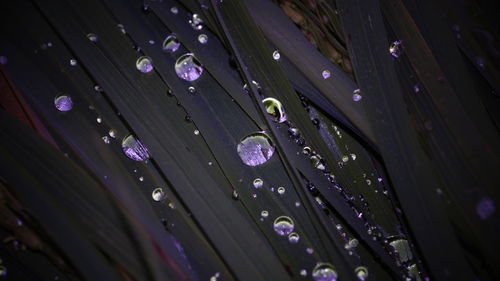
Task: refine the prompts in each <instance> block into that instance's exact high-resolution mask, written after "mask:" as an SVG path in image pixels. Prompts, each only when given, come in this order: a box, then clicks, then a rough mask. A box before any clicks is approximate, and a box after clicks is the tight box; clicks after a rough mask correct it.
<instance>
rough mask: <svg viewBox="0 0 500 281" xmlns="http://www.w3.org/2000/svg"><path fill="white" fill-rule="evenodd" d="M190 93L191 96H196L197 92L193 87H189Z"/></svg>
mask: <svg viewBox="0 0 500 281" xmlns="http://www.w3.org/2000/svg"><path fill="white" fill-rule="evenodd" d="M188 92H190V93H191V94H194V93H195V92H196V89H195V88H194V87H193V86H189V88H188Z"/></svg>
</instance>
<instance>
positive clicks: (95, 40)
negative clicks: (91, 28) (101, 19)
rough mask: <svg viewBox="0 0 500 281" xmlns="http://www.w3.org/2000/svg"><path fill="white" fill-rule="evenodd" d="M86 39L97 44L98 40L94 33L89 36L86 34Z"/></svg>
mask: <svg viewBox="0 0 500 281" xmlns="http://www.w3.org/2000/svg"><path fill="white" fill-rule="evenodd" d="M87 38H88V39H89V40H90V41H91V42H94V43H95V42H97V40H98V37H97V35H96V34H94V33H89V34H87Z"/></svg>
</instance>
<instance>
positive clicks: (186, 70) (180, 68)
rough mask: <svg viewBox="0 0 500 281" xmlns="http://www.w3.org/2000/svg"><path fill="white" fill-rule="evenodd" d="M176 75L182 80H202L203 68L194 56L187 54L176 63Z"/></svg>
mask: <svg viewBox="0 0 500 281" xmlns="http://www.w3.org/2000/svg"><path fill="white" fill-rule="evenodd" d="M175 73H176V74H177V76H179V78H181V79H184V80H186V81H194V80H197V79H198V78H200V76H201V74H202V73H203V67H202V66H201V64H200V62H199V61H198V59H196V57H195V56H194V54H192V53H187V54H184V55H182V56H180V57H179V58H178V59H177V61H176V62H175Z"/></svg>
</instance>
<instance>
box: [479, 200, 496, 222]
mask: <svg viewBox="0 0 500 281" xmlns="http://www.w3.org/2000/svg"><path fill="white" fill-rule="evenodd" d="M495 210H496V208H495V202H493V200H491V198H487V197H485V198H482V199H481V200H480V201H479V202H478V203H477V205H476V213H477V215H478V216H479V217H480V218H481V219H483V220H485V219H487V218H489V217H490V216H491V215H493V213H495Z"/></svg>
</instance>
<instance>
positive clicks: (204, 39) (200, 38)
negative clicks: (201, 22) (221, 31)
mask: <svg viewBox="0 0 500 281" xmlns="http://www.w3.org/2000/svg"><path fill="white" fill-rule="evenodd" d="M198 42H200V43H201V44H207V42H208V36H207V35H206V34H200V35H198Z"/></svg>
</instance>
